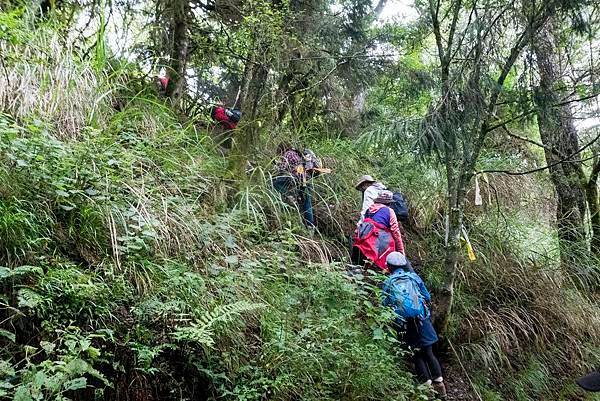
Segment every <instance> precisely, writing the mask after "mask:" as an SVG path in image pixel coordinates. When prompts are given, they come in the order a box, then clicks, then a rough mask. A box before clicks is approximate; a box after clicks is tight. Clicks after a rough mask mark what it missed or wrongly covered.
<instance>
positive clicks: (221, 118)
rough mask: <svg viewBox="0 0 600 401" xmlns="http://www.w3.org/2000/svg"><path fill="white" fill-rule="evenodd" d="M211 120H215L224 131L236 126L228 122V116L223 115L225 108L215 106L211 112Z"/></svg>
mask: <svg viewBox="0 0 600 401" xmlns="http://www.w3.org/2000/svg"><path fill="white" fill-rule="evenodd" d="M213 118H214V119H215V120H217V121H218V122H219V123H220V124H221V125H222V126H223V127H224V128H226V129H235V127H237V124H236V123H234V122H233V121H230V120H229V116H227V114H226V113H225V107H222V106H217V107H215V110H214V111H213Z"/></svg>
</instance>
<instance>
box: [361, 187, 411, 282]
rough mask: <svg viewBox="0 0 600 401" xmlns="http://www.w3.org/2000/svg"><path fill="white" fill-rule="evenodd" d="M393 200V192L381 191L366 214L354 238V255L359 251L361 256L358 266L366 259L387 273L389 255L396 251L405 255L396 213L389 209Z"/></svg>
mask: <svg viewBox="0 0 600 401" xmlns="http://www.w3.org/2000/svg"><path fill="white" fill-rule="evenodd" d="M392 200H393V194H392V192H391V191H388V190H382V191H379V192H378V194H377V197H375V199H374V200H373V204H372V205H371V206H370V207H369V208H368V209H367V211H366V212H365V214H364V216H363V221H362V222H361V223H360V224H359V226H358V228H357V229H356V231H355V233H354V237H353V238H352V242H353V243H352V247H353V248H352V250H353V253H354V254H355V253H356V252H355V251H356V250H358V251H359V253H360V255H361V256H359V258H358V264H360V262H362V259H365V258H366V259H368V260H370V261H372V262H373V263H374V264H375V265H377V266H378V267H379V268H380V269H382V270H384V271H387V267H386V262H385V260H386V257H387V255H388V254H389V253H391V252H394V251H398V252H400V253H402V254H404V243H403V242H402V235H401V234H400V228H399V226H398V220H397V219H396V213H395V212H394V210H393V209H392V208H391V207H389V204H390V203H391V202H392ZM353 258H354V256H353Z"/></svg>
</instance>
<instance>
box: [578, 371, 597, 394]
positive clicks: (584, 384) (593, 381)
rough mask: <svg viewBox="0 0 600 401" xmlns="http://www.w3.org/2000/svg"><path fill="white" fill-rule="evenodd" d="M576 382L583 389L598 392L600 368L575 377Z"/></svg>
mask: <svg viewBox="0 0 600 401" xmlns="http://www.w3.org/2000/svg"><path fill="white" fill-rule="evenodd" d="M576 383H577V384H578V385H579V387H581V388H582V389H584V390H585V391H590V392H592V393H597V392H600V369H597V370H596V371H595V372H592V373H589V374H587V375H585V376H583V377H580V378H579V379H577V381H576Z"/></svg>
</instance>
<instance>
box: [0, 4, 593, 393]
mask: <svg viewBox="0 0 600 401" xmlns="http://www.w3.org/2000/svg"><path fill="white" fill-rule="evenodd" d="M5 18H8V17H6V16H5ZM9 21H10V20H9ZM4 23H5V24H6V23H7V22H6V21H5V22H4ZM15 32H19V31H18V30H16V31H15ZM20 35H26V33H25V32H21V33H20ZM36 37H37V39H36V41H32V40H31V39H32V37H31V36H27V38H26V39H24V38H20V37H15V38H13V40H12V43H11V42H10V41H9V42H5V43H4V44H3V53H5V54H8V55H9V56H8V57H6V68H7V74H8V76H10V77H11V79H10V81H2V85H0V89H1V90H2V91H3V92H2V94H1V95H0V102H1V103H0V105H1V106H2V111H3V113H4V114H3V115H2V117H0V138H1V139H0V149H1V155H0V194H1V198H0V265H2V266H3V267H0V285H1V286H2V295H1V298H0V301H1V302H2V308H1V309H0V318H1V319H0V321H1V326H0V344H1V345H2V351H0V353H1V355H2V362H1V364H0V377H1V379H2V382H1V385H0V398H1V399H14V400H40V399H56V400H63V399H74V400H75V399H78V400H90V399H107V400H153V399H154V400H159V399H161V400H164V399H172V400H182V399H217V398H219V399H228V400H265V399H274V400H357V399H386V400H403V399H404V400H417V399H422V398H420V397H423V394H422V392H421V390H422V389H419V388H418V387H416V386H415V384H414V383H413V382H412V379H411V377H410V374H409V369H408V368H407V367H406V366H405V365H404V363H403V362H402V359H403V358H402V351H401V347H399V344H398V343H397V342H396V341H395V340H394V339H393V338H392V337H391V336H390V335H389V332H388V330H387V328H386V324H387V322H389V317H390V316H389V314H388V312H386V311H384V310H382V309H380V308H379V307H378V305H377V297H376V296H374V293H375V292H376V288H375V287H373V286H372V284H367V283H365V282H363V281H362V280H351V279H350V278H349V277H347V276H346V274H345V266H344V265H345V263H346V259H347V252H346V249H345V247H346V243H345V241H346V235H347V234H348V233H349V232H350V230H351V229H352V226H353V220H354V219H355V218H356V211H357V206H358V194H357V193H356V192H355V191H354V190H353V185H352V183H353V181H354V180H355V178H356V177H357V176H358V175H360V174H362V173H364V172H369V173H372V174H373V175H375V176H377V177H378V178H379V179H381V180H383V181H384V182H386V183H389V184H390V185H391V186H393V187H395V188H401V189H402V190H403V191H404V192H405V193H406V195H407V197H408V199H409V200H410V203H411V215H412V223H411V225H410V227H409V228H407V230H406V235H407V238H408V241H407V249H408V255H409V257H410V258H411V259H413V260H414V261H415V265H416V266H417V268H418V269H419V271H420V272H421V273H422V275H423V277H424V278H425V279H426V282H427V283H428V285H429V286H430V287H431V288H432V290H433V293H434V297H435V292H436V288H439V285H440V277H441V270H442V264H443V249H442V247H443V241H444V238H443V237H444V229H443V218H442V213H443V205H444V195H443V194H444V181H443V178H442V176H441V175H440V174H439V172H438V171H437V169H436V168H435V166H431V165H428V164H427V163H425V162H423V161H420V160H417V159H416V158H415V157H414V156H413V155H412V153H410V152H407V153H406V154H404V155H389V154H387V155H386V154H385V152H381V151H379V150H378V149H377V148H375V147H369V145H363V146H362V147H361V146H358V144H357V143H356V142H355V141H354V140H352V139H347V138H338V139H335V137H331V136H330V137H329V139H323V136H320V135H317V133H316V132H312V131H311V130H304V131H302V132H295V133H294V134H295V135H296V136H298V137H300V138H301V139H302V140H303V141H304V142H305V143H306V144H309V145H310V146H311V147H312V148H313V150H314V151H315V152H316V153H317V154H319V155H320V156H321V157H322V158H323V159H324V161H325V162H326V164H327V165H328V166H329V167H332V168H333V169H334V173H333V174H332V175H326V176H323V177H320V178H319V179H318V180H316V182H315V193H316V194H317V195H316V201H315V203H316V205H315V206H316V211H317V222H318V227H319V233H317V235H316V236H314V237H311V236H309V235H308V233H307V232H306V231H305V230H304V228H303V227H302V225H301V223H300V219H299V216H298V213H297V211H296V210H294V209H293V208H291V207H290V206H288V205H286V204H284V203H282V202H281V201H280V199H279V197H278V196H276V195H275V194H274V193H273V192H272V191H271V190H270V189H269V185H268V182H269V172H270V166H271V162H272V159H273V157H274V147H272V146H267V147H265V149H266V150H265V151H264V153H263V154H260V155H258V156H256V158H255V160H252V161H251V162H252V163H251V164H252V168H251V169H249V170H248V172H247V177H244V179H243V181H244V183H243V185H238V183H237V182H233V181H231V180H230V179H228V178H227V177H228V175H227V172H226V168H227V162H226V160H225V159H224V158H223V156H222V155H221V154H220V153H219V152H218V151H217V150H216V148H215V145H214V143H213V141H212V139H211V136H210V131H209V130H207V129H206V128H205V126H204V125H203V124H200V123H198V121H196V120H194V121H190V120H188V119H186V118H182V117H181V116H179V115H177V114H175V113H174V112H172V111H171V108H170V107H169V105H168V104H167V103H165V102H163V101H162V100H161V99H159V98H157V97H156V96H154V95H153V94H152V93H151V90H150V89H148V88H146V87H145V86H144V83H143V81H142V80H140V79H137V78H135V77H132V76H131V74H130V71H129V70H128V67H127V66H126V65H125V66H121V65H119V64H117V63H115V64H114V65H113V64H110V63H105V64H102V65H100V67H102V68H99V65H98V63H97V62H98V60H97V59H96V60H95V63H88V62H86V61H83V60H82V59H80V58H79V57H78V53H77V52H76V51H74V50H73V49H70V48H68V47H64V46H59V45H56V43H58V42H56V41H57V40H58V39H57V38H55V37H54V36H53V34H52V31H46V30H44V29H43V28H40V29H39V31H38V32H36ZM53 43H55V45H52V44H53ZM47 47H49V48H50V49H52V51H51V52H47V51H45V50H43V49H44V48H47ZM19 54H28V55H29V57H28V58H21V57H18V55H19ZM42 65H43V66H44V67H45V68H41V66H42ZM57 83H60V84H57ZM11 94H12V95H11ZM14 94H17V95H16V96H15V95H14ZM37 99H44V100H45V101H43V102H42V101H36V100H37ZM287 134H289V132H282V133H279V134H276V135H274V138H273V137H272V136H273V135H271V137H270V141H271V142H273V143H274V142H276V141H277V140H278V138H279V137H281V138H283V137H285V136H286V135H287ZM512 162H513V161H512V160H509V159H508V158H506V159H503V158H502V157H500V160H498V157H496V156H494V157H490V158H488V159H484V162H483V163H488V164H489V165H496V164H498V163H512ZM486 180H487V181H486V182H485V183H484V182H483V180H482V182H481V185H482V188H483V189H482V192H483V196H484V198H486V202H485V205H484V206H483V207H475V206H471V207H470V209H469V214H468V222H469V226H468V230H469V234H470V236H471V240H472V241H473V244H474V247H475V250H476V253H477V257H478V258H477V260H476V261H475V262H468V261H467V260H466V257H465V260H464V261H463V263H462V269H461V276H460V285H459V288H458V295H457V305H456V308H455V312H454V315H453V318H452V324H451V328H450V331H449V333H448V334H447V336H446V340H447V343H449V344H450V347H447V353H446V354H445V356H446V358H445V359H446V360H447V361H448V362H449V364H451V365H452V367H453V368H452V371H453V372H456V373H457V374H461V375H465V374H467V375H468V379H469V380H470V381H472V385H473V387H474V389H473V391H472V394H473V396H474V397H475V396H476V395H479V396H480V397H481V399H484V400H503V399H506V400H519V401H521V400H522V401H525V400H572V399H576V397H579V396H577V395H576V394H577V392H576V389H575V386H574V385H573V384H572V379H573V377H576V376H577V375H578V374H580V373H582V372H583V371H585V370H586V368H588V367H589V364H590V363H593V362H595V363H600V357H599V356H600V353H599V347H600V312H599V308H598V298H597V292H594V291H597V287H594V282H595V281H594V280H597V277H595V276H594V275H593V274H594V273H593V271H591V272H587V273H586V272H585V271H580V273H581V280H572V277H571V276H570V275H568V274H565V273H566V272H561V271H560V270H558V269H557V268H556V266H557V261H556V255H555V254H553V252H554V249H555V240H554V238H552V235H551V234H550V229H549V223H548V220H549V217H548V216H549V214H550V213H549V211H548V210H549V209H551V205H550V206H548V205H547V201H546V199H545V193H546V192H547V191H548V189H547V188H548V185H547V183H546V182H545V181H544V179H543V177H534V178H521V179H511V180H508V179H506V178H501V177H492V176H490V177H489V179H487V178H486ZM240 188H241V189H240ZM516 205H520V206H525V207H521V208H519V211H517V209H516ZM540 205H542V207H540ZM525 244H526V246H524V245H525ZM585 263H593V262H587V261H586V262H585ZM586 266H587V264H586ZM584 270H585V269H584ZM575 281H576V282H575ZM596 285H597V284H596ZM594 294H596V295H594ZM586 363H587V364H588V365H587V366H586ZM462 369H465V371H463V370H462ZM425 399H426V398H425Z"/></svg>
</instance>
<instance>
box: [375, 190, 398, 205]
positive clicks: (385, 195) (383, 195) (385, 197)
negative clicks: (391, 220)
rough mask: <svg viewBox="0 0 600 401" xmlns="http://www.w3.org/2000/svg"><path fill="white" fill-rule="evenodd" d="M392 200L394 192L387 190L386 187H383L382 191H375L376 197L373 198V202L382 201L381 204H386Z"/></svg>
mask: <svg viewBox="0 0 600 401" xmlns="http://www.w3.org/2000/svg"><path fill="white" fill-rule="evenodd" d="M393 201H394V193H393V192H392V191H388V190H387V189H384V190H383V191H379V192H378V193H377V198H375V199H374V200H373V202H375V203H383V204H386V205H387V204H388V203H392V202H393Z"/></svg>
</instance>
